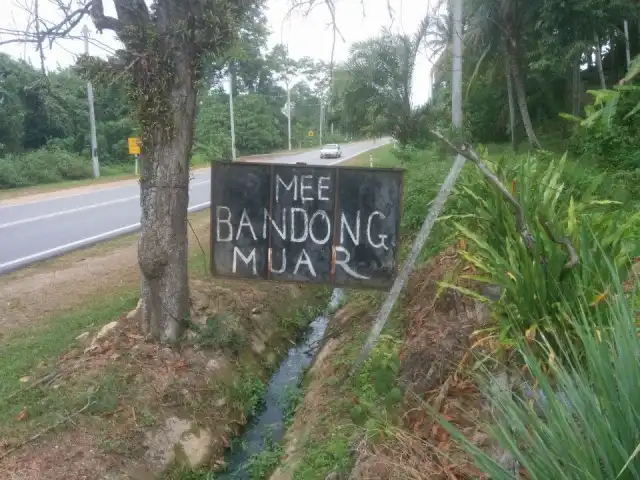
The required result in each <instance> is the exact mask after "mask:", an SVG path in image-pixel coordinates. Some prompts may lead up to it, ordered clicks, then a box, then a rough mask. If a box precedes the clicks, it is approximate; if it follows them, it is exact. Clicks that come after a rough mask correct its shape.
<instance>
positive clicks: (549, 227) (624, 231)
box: [443, 154, 640, 346]
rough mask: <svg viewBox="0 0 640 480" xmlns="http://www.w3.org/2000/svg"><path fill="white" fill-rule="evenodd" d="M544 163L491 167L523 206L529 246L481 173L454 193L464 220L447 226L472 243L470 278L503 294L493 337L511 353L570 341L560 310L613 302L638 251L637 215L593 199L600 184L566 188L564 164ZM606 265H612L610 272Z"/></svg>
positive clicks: (536, 159)
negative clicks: (558, 339) (531, 338)
mask: <svg viewBox="0 0 640 480" xmlns="http://www.w3.org/2000/svg"><path fill="white" fill-rule="evenodd" d="M542 155H543V156H542V157H540V156H535V155H530V156H529V157H527V158H526V159H525V160H524V161H521V162H517V163H516V162H513V161H509V159H508V158H506V157H501V158H499V159H498V161H497V162H495V163H493V164H490V168H492V169H493V170H494V171H495V173H496V175H497V177H498V178H499V179H500V180H501V181H502V183H503V184H504V185H505V186H507V188H509V189H511V191H512V193H513V195H514V196H515V197H516V198H517V200H518V202H519V203H520V205H521V206H522V209H523V212H524V216H525V219H526V222H527V224H528V227H529V231H530V233H531V235H532V237H533V239H534V243H533V245H532V246H528V245H526V244H525V242H524V241H523V239H522V236H521V234H520V232H518V230H517V224H516V219H515V214H514V208H513V206H512V205H510V204H509V203H508V202H507V201H506V200H505V198H504V196H503V194H502V193H500V192H499V191H498V190H497V189H496V188H495V187H494V186H493V185H492V184H489V183H488V182H486V181H485V180H484V178H482V177H481V176H480V174H479V173H478V172H473V173H475V176H467V181H466V182H464V183H462V184H460V186H459V187H458V189H457V192H456V201H457V205H456V211H457V212H463V213H456V214H453V215H450V216H449V217H446V218H445V219H443V220H453V221H454V222H455V225H456V228H457V231H458V234H459V235H460V236H462V237H463V238H465V239H466V240H467V241H468V244H469V250H468V251H467V252H462V255H463V256H464V257H465V258H466V260H468V261H469V262H470V263H471V264H473V265H474V266H475V268H476V270H477V273H476V274H475V275H467V276H466V277H468V278H471V279H473V280H476V281H480V282H485V283H492V284H497V285H499V286H500V287H501V291H502V297H501V298H500V300H499V301H497V302H495V304H494V305H493V309H494V311H495V312H496V314H497V318H498V324H497V325H496V327H495V329H496V330H497V331H498V333H499V335H500V338H501V340H502V342H503V344H506V345H507V346H512V345H514V343H515V342H517V341H518V339H519V338H520V337H521V336H522V335H524V334H526V333H527V332H529V333H531V332H532V331H541V332H544V331H555V330H559V331H562V332H563V333H569V332H570V331H571V330H572V329H573V323H572V322H571V320H570V319H568V318H567V317H566V315H565V314H564V311H563V307H562V305H563V303H567V302H568V303H572V302H574V303H576V306H577V305H578V304H579V302H580V301H581V299H582V298H587V299H589V301H590V302H591V304H593V308H599V306H598V304H599V303H600V302H601V301H602V300H603V299H605V298H606V297H607V296H608V295H610V294H611V292H610V285H611V284H612V282H614V281H615V280H616V279H618V278H620V276H622V275H626V273H627V272H628V271H629V268H630V266H631V262H632V258H633V257H634V256H636V255H637V254H638V247H639V244H640V242H639V241H638V239H639V237H640V235H639V233H640V213H639V212H632V211H628V210H626V209H624V208H623V205H622V204H621V203H619V202H615V201H611V200H607V199H598V198H596V197H595V196H594V192H596V190H597V189H598V188H599V184H600V183H599V182H602V180H603V179H602V177H600V178H595V179H592V180H591V182H590V183H589V184H586V185H581V186H580V188H576V186H575V185H574V186H571V185H568V184H566V183H565V182H564V181H563V172H564V168H565V166H566V157H562V158H561V159H549V158H548V156H546V154H542ZM550 234H551V235H550ZM563 238H565V239H567V240H569V241H570V243H571V245H573V247H574V248H575V251H576V252H577V254H578V256H579V260H580V262H579V264H578V265H577V266H575V267H573V268H570V269H568V268H567V267H566V264H567V262H568V260H569V259H570V257H569V253H568V250H567V248H566V247H565V246H564V245H562V244H559V243H558V241H559V240H560V239H563ZM595 239H598V244H599V245H596V243H595ZM605 258H610V259H611V261H612V265H613V269H609V268H608V265H607V264H606V262H605V260H604V259H605ZM449 286H451V287H452V288H457V287H453V286H452V285H449ZM464 293H467V294H472V295H473V293H472V292H469V291H464ZM476 297H478V296H477V295H476ZM478 298H481V297H478ZM481 299H482V298H481Z"/></svg>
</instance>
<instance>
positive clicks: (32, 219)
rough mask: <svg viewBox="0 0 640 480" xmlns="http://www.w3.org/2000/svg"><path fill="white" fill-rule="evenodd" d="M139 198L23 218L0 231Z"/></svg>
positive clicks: (7, 224) (6, 225) (2, 225)
mask: <svg viewBox="0 0 640 480" xmlns="http://www.w3.org/2000/svg"><path fill="white" fill-rule="evenodd" d="M138 198H140V197H139V196H138V195H135V196H133V197H125V198H119V199H117V200H110V201H108V202H102V203H94V204H93V205H85V206H84V207H78V208H72V209H70V210H60V211H59V212H53V213H47V214H46V215H38V216H37V217H29V218H23V219H21V220H16V221H15V222H9V223H2V224H0V229H2V228H9V227H15V226H16V225H22V224H23V223H30V222H37V221H38V220H45V219H47V218H53V217H58V216H60V215H68V214H70V213H77V212H83V211H85V210H91V209H92V208H99V207H106V206H108V205H115V204H117V203H123V202H129V201H131V200H136V199H138Z"/></svg>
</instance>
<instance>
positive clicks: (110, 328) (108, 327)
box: [93, 322, 118, 342]
mask: <svg viewBox="0 0 640 480" xmlns="http://www.w3.org/2000/svg"><path fill="white" fill-rule="evenodd" d="M117 326H118V322H110V323H107V324H106V325H105V326H104V327H102V328H101V329H100V331H99V332H98V334H97V335H96V338H94V339H93V341H94V342H95V341H96V340H101V339H103V338H104V337H106V336H107V335H109V333H111V332H112V331H113V330H114V329H115V328H116V327H117Z"/></svg>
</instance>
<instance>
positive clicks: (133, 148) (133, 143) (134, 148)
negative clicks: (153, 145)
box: [129, 137, 141, 155]
mask: <svg viewBox="0 0 640 480" xmlns="http://www.w3.org/2000/svg"><path fill="white" fill-rule="evenodd" d="M140 143H141V142H140V139H139V138H138V137H129V155H140Z"/></svg>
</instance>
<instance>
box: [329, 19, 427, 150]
mask: <svg viewBox="0 0 640 480" xmlns="http://www.w3.org/2000/svg"><path fill="white" fill-rule="evenodd" d="M426 26H427V20H426V19H425V20H424V21H423V22H422V24H421V25H420V26H419V28H418V30H417V31H416V33H415V34H414V35H412V36H409V35H396V34H392V33H391V32H390V31H383V32H382V34H381V35H380V36H379V37H377V38H372V39H369V40H366V41H363V42H358V43H356V44H354V45H353V46H352V48H351V52H350V55H349V58H348V60H347V61H346V62H345V64H344V65H342V66H341V67H340V69H339V70H338V71H337V72H336V81H335V85H334V90H333V93H334V99H333V102H334V109H335V110H334V115H336V116H338V117H341V118H342V122H344V123H345V125H347V126H348V127H349V129H350V130H360V131H362V132H366V133H368V134H370V135H380V134H386V133H391V134H392V135H393V136H394V137H395V138H396V139H397V140H398V141H399V142H400V145H401V146H405V145H407V144H408V143H409V142H410V141H411V140H415V139H419V138H420V137H421V136H422V137H424V134H425V133H426V130H427V128H426V127H427V125H428V124H429V123H430V122H431V121H432V118H433V116H432V114H431V112H430V111H429V110H430V108H429V105H425V106H423V107H422V108H419V109H416V108H414V106H413V105H412V104H411V84H412V80H413V74H414V69H415V61H416V55H417V53H418V50H419V48H420V47H421V45H422V43H423V42H424V38H425V35H426Z"/></svg>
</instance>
